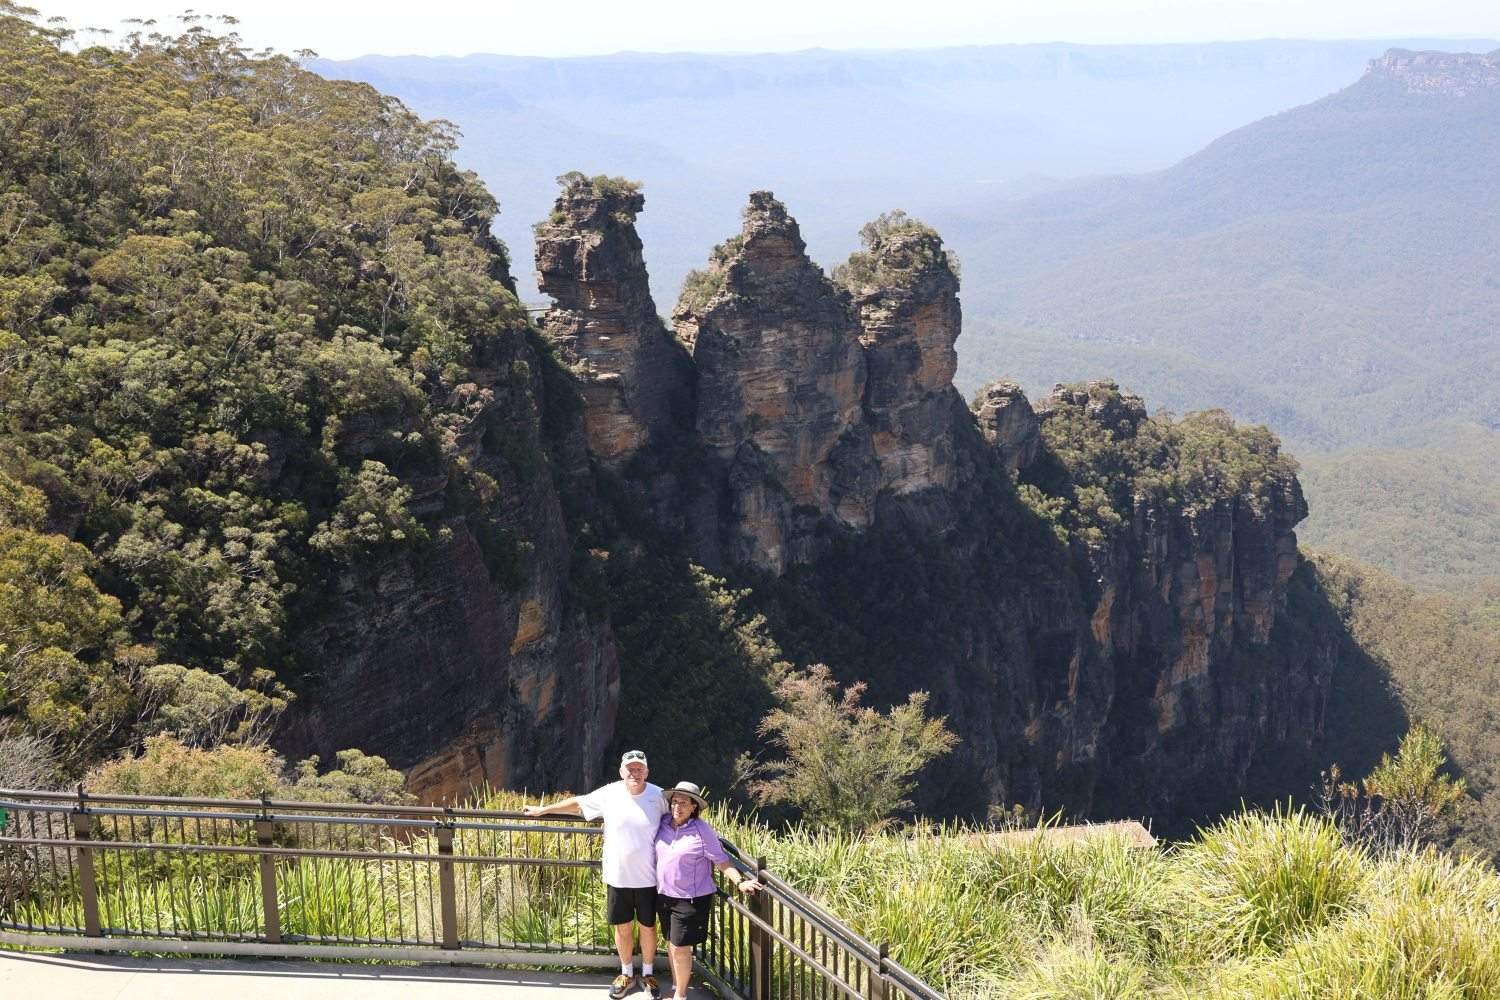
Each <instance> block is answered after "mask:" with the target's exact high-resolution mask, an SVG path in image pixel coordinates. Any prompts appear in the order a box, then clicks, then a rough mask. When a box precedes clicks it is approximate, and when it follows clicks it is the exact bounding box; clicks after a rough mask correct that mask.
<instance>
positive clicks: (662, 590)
mask: <svg viewBox="0 0 1500 1000" xmlns="http://www.w3.org/2000/svg"><path fill="white" fill-rule="evenodd" d="M607 555H608V558H607V561H606V566H605V571H606V574H607V578H608V585H609V601H610V606H611V608H612V614H611V618H612V621H613V624H614V633H615V639H616V641H617V643H618V645H619V650H620V709H619V715H618V717H617V720H618V721H617V722H616V732H615V745H616V747H617V748H619V749H626V748H628V747H644V748H645V749H647V750H648V751H649V753H650V756H651V766H652V770H653V772H654V773H655V774H656V775H658V776H659V777H661V778H663V779H667V780H668V783H671V784H675V783H676V782H677V781H679V780H682V779H688V780H691V781H695V782H697V783H699V784H701V785H704V786H706V787H711V788H715V789H721V790H724V791H728V790H729V787H730V782H731V780H732V779H733V778H734V776H735V767H734V765H735V759H736V757H737V755H738V754H739V753H740V752H741V751H743V750H744V749H746V748H748V747H750V746H752V745H754V743H755V740H756V726H757V725H758V724H759V722H760V720H761V717H762V716H764V715H765V713H766V712H767V711H769V710H770V709H771V707H772V705H773V704H774V699H773V697H772V694H771V691H772V688H773V687H774V686H775V684H776V681H777V679H778V678H779V677H780V676H781V675H782V674H784V673H785V671H786V670H787V669H789V667H788V664H787V663H785V662H784V661H783V659H782V654H781V649H780V647H778V646H777V644H776V642H775V640H774V639H773V638H772V636H771V633H770V630H769V628H768V626H767V623H766V620H765V618H764V617H762V616H760V615H758V614H755V613H753V612H751V611H750V610H748V609H747V600H748V597H749V594H748V592H747V591H742V590H733V589H730V588H729V587H728V585H727V584H726V583H725V582H724V580H722V579H720V578H718V577H715V576H713V575H711V574H709V573H707V572H705V571H704V570H703V569H702V568H701V567H699V566H694V565H692V564H690V563H688V562H686V561H685V560H681V559H678V558H674V557H672V556H670V555H664V554H654V553H651V552H646V551H642V550H640V549H638V548H635V547H634V546H624V545H622V546H621V547H619V548H616V549H613V550H611V551H610V552H609V553H608V554H607Z"/></svg>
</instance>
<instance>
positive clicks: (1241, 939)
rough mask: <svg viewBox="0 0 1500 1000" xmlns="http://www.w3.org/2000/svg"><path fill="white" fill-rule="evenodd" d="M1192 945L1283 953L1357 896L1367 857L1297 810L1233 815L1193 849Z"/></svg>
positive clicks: (1189, 865)
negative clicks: (1364, 861) (1363, 858)
mask: <svg viewBox="0 0 1500 1000" xmlns="http://www.w3.org/2000/svg"><path fill="white" fill-rule="evenodd" d="M1179 863H1180V864H1181V865H1182V866H1183V867H1185V868H1186V869H1187V870H1188V872H1189V873H1190V877H1189V885H1190V890H1189V893H1188V895H1189V898H1190V899H1191V900H1192V905H1191V914H1192V916H1191V922H1192V925H1193V933H1192V935H1191V936H1190V938H1189V940H1190V941H1191V944H1192V946H1194V947H1196V948H1200V949H1202V952H1203V954H1204V955H1207V956H1211V957H1213V958H1217V959H1223V958H1226V957H1229V956H1235V957H1245V956H1250V955H1256V954H1261V953H1263V952H1267V951H1277V950H1279V949H1281V948H1283V947H1285V946H1286V945H1287V944H1288V943H1289V942H1291V941H1292V940H1295V939H1296V938H1297V937H1298V936H1299V935H1301V934H1304V933H1306V932H1307V931H1309V930H1312V929H1315V928H1318V927H1322V926H1324V925H1326V924H1328V923H1331V922H1333V921H1334V920H1336V919H1337V918H1338V917H1339V916H1340V915H1342V914H1343V912H1344V911H1345V910H1347V909H1349V908H1350V907H1351V906H1352V905H1353V904H1354V901H1355V895H1356V893H1357V892H1358V890H1359V888H1360V878H1361V865H1362V856H1361V855H1360V853H1359V852H1358V851H1357V850H1355V849H1351V848H1349V847H1346V846H1345V845H1344V841H1343V838H1342V837H1340V836H1339V831H1338V828H1337V827H1336V826H1334V824H1333V823H1331V822H1329V821H1327V820H1324V819H1322V818H1320V817H1315V816H1312V815H1311V814H1309V813H1307V812H1304V811H1301V810H1296V811H1287V812H1280V811H1278V812H1277V813H1274V814H1271V815H1266V814H1260V813H1247V814H1242V815H1239V816H1234V817H1231V818H1229V819H1227V820H1225V821H1224V822H1222V823H1221V824H1219V825H1218V826H1216V827H1214V828H1213V829H1211V830H1207V831H1205V832H1204V833H1203V834H1202V836H1201V837H1200V838H1199V839H1198V841H1197V842H1196V843H1193V844H1191V845H1190V846H1188V847H1186V848H1185V849H1184V850H1183V852H1182V855H1181V857H1180V858H1179Z"/></svg>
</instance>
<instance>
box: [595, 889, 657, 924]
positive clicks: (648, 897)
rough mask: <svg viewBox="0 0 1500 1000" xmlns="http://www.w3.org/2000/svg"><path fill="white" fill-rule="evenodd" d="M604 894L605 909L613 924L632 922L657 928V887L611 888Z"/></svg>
mask: <svg viewBox="0 0 1500 1000" xmlns="http://www.w3.org/2000/svg"><path fill="white" fill-rule="evenodd" d="M608 889H609V891H608V892H606V893H605V894H604V904H605V905H604V909H605V911H606V913H607V914H608V916H607V917H606V919H608V920H609V922H610V923H611V924H628V923H630V922H631V921H632V920H635V921H637V922H639V923H640V925H641V926H642V927H655V926H656V886H654V885H651V886H646V887H645V888H644V889H620V888H617V887H615V886H609V887H608Z"/></svg>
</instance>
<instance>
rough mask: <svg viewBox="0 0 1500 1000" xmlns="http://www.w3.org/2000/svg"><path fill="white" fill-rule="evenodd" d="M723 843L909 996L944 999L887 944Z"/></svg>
mask: <svg viewBox="0 0 1500 1000" xmlns="http://www.w3.org/2000/svg"><path fill="white" fill-rule="evenodd" d="M723 844H724V847H725V850H726V852H727V853H728V854H729V855H730V856H731V857H733V858H734V859H735V860H736V861H738V862H739V864H740V867H741V869H742V870H746V871H749V872H750V873H752V874H754V875H755V876H756V878H757V879H758V880H759V881H760V882H761V883H762V884H764V885H766V886H767V887H768V888H770V889H771V890H772V892H773V893H774V894H775V895H776V896H777V897H779V898H780V899H781V900H782V901H784V902H785V903H786V904H789V906H790V907H791V908H793V909H795V910H797V911H800V913H801V915H802V916H803V918H804V919H806V920H808V921H810V922H812V923H814V924H815V925H817V927H818V928H819V930H820V931H822V932H823V933H824V934H826V935H828V936H830V937H834V938H837V939H839V940H840V941H841V942H842V943H843V944H845V945H846V947H848V948H850V949H852V950H853V951H854V953H855V955H856V956H857V957H858V958H859V959H860V960H861V961H862V963H863V964H864V965H865V966H866V967H868V968H870V969H872V970H875V971H877V972H879V973H880V974H883V975H887V976H890V977H891V978H892V979H895V980H897V981H898V983H899V985H900V986H901V987H902V988H903V989H904V990H905V991H907V992H908V993H909V995H910V996H911V997H913V998H914V1000H929V998H931V1000H941V996H942V994H940V993H939V992H938V991H937V990H936V989H935V988H933V987H932V986H930V985H928V984H927V983H925V982H923V981H922V979H921V978H920V977H918V976H917V975H916V974H915V973H913V972H912V971H911V970H909V969H907V968H905V967H904V966H902V965H901V964H900V963H898V962H896V961H895V960H894V959H892V958H890V957H888V956H887V954H886V949H885V948H884V947H881V946H877V945H876V944H875V943H874V942H872V941H869V940H867V939H866V938H864V937H861V936H860V935H859V934H858V933H856V932H855V931H854V929H853V928H851V927H850V926H849V925H848V924H846V923H844V922H843V921H842V920H840V919H839V918H838V917H836V916H834V915H833V914H832V913H829V912H828V910H827V909H825V908H824V907H823V906H822V905H821V904H819V903H818V902H816V901H815V900H813V899H812V898H811V897H809V896H807V895H805V894H804V893H802V892H801V891H800V890H798V889H797V888H796V887H794V886H793V885H791V884H790V883H789V882H787V881H786V880H785V879H783V878H781V877H779V876H777V875H775V874H773V873H771V872H769V871H767V870H765V869H764V868H761V867H759V866H756V867H755V868H750V867H749V866H748V865H747V863H746V861H745V857H744V854H743V853H742V852H741V851H740V850H739V849H738V848H737V847H736V846H735V845H734V844H732V843H730V842H729V841H723ZM729 902H730V903H731V905H733V906H734V907H735V908H736V909H740V910H744V912H745V915H746V916H747V917H749V918H750V919H752V920H754V921H756V922H757V923H760V924H762V925H764V926H765V929H766V930H767V932H768V933H770V934H772V935H775V936H778V937H780V935H779V932H777V931H776V930H775V929H774V928H771V927H769V925H765V924H764V921H763V920H762V919H761V918H760V917H757V916H756V915H755V914H753V913H750V911H749V910H748V909H746V908H745V907H743V906H742V904H740V903H738V902H737V901H735V900H733V899H730V900H729ZM781 940H782V941H783V943H784V944H785V945H786V946H787V947H789V948H792V949H796V947H797V946H796V945H795V944H794V943H792V942H790V941H787V940H785V939H784V938H781ZM801 957H802V958H803V959H804V960H805V961H808V962H811V963H814V964H817V963H816V959H814V958H813V957H812V956H808V955H802V956H801ZM823 971H824V972H825V973H826V972H827V970H823Z"/></svg>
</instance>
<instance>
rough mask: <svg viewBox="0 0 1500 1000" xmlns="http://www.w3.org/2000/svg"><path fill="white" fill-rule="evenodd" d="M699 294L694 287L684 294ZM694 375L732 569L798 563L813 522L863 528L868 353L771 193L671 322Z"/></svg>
mask: <svg viewBox="0 0 1500 1000" xmlns="http://www.w3.org/2000/svg"><path fill="white" fill-rule="evenodd" d="M694 282H696V285H695V286H694V285H693V283H694ZM673 320H674V322H675V324H676V327H677V335H678V337H679V338H680V339H681V340H682V341H683V342H684V343H685V344H688V345H690V346H691V349H692V352H693V362H694V364H695V365H696V367H697V370H698V407H697V418H696V427H697V432H698V437H699V440H700V441H701V442H702V443H703V445H704V446H705V447H706V448H707V449H708V450H709V451H710V453H711V454H713V455H714V456H716V457H717V459H718V460H719V461H720V462H721V463H722V464H723V465H724V467H725V469H726V476H727V479H728V482H729V493H730V496H729V503H730V506H731V508H732V510H733V513H732V516H731V523H730V528H729V530H730V533H731V537H732V539H733V540H732V542H731V543H730V545H729V550H730V552H731V554H732V558H735V559H736V561H748V562H751V563H753V564H755V565H757V566H761V567H763V568H766V569H769V570H771V571H772V572H774V573H780V572H782V571H783V570H784V569H785V568H786V567H787V566H789V565H791V564H792V563H795V562H801V561H805V559H806V558H807V556H808V552H807V549H806V547H805V546H802V545H800V544H799V543H800V542H801V541H802V539H801V538H799V536H801V535H805V534H806V526H805V525H804V524H803V523H801V522H804V521H805V520H806V515H807V514H808V513H811V514H813V515H814V516H822V515H828V516H832V517H833V518H834V519H836V520H837V521H838V523H840V524H841V525H844V526H847V527H850V528H863V527H866V526H867V525H868V524H869V523H870V518H871V515H872V504H873V500H874V493H875V491H874V489H873V487H874V485H875V484H874V481H873V476H872V475H871V473H872V472H873V468H872V466H871V449H870V439H869V431H868V429H867V427H866V426H865V425H864V422H863V413H862V409H861V406H862V402H863V398H864V392H865V379H866V364H865V356H864V351H863V349H862V348H861V346H860V343H859V337H858V334H857V331H856V329H855V325H854V322H853V319H852V317H851V315H850V312H849V307H848V303H847V301H846V299H845V298H844V297H843V296H841V295H840V293H839V292H838V290H837V289H836V288H835V287H834V285H833V283H832V282H831V281H829V280H828V277H827V276H826V275H825V274H824V273H823V272H822V270H821V269H819V268H818V266H817V265H816V264H814V263H813V262H812V261H811V260H809V259H808V257H807V254H806V245H805V244H804V243H803V242H802V236H801V234H800V233H799V232H798V229H797V223H796V221H795V220H793V219H792V218H791V217H790V216H789V215H787V212H786V208H785V207H783V206H782V204H781V203H780V202H778V201H777V200H776V199H775V198H773V197H772V196H771V195H770V194H769V193H768V192H764V191H758V192H756V193H755V194H752V195H751V196H750V205H749V207H748V208H747V209H746V210H745V224H744V229H743V230H742V231H741V233H740V234H739V235H738V236H737V237H735V238H734V239H732V240H730V241H729V242H727V243H726V244H724V245H723V246H721V247H720V248H719V249H718V250H717V251H715V255H714V259H713V261H712V262H711V264H710V265H709V270H708V271H707V273H706V274H701V275H697V276H694V278H692V279H690V287H689V288H688V289H687V290H685V291H684V294H683V299H682V301H681V302H680V303H679V304H678V307H677V310H676V311H675V312H674V313H673Z"/></svg>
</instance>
